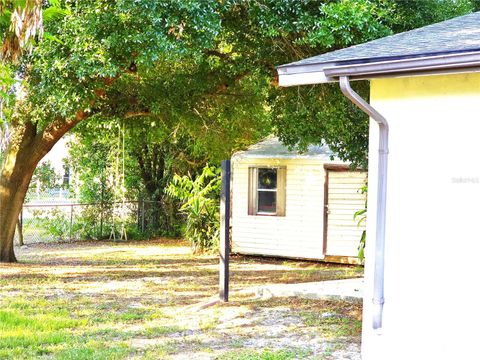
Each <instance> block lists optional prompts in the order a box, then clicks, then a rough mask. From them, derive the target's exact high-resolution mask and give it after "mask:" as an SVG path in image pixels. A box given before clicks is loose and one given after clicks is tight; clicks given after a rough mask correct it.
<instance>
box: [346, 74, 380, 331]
mask: <svg viewBox="0 0 480 360" xmlns="http://www.w3.org/2000/svg"><path fill="white" fill-rule="evenodd" d="M340 89H341V90H342V93H343V94H344V95H345V96H346V97H347V98H348V99H350V100H351V101H352V102H353V103H354V104H355V105H356V106H358V107H359V108H360V109H361V110H362V111H363V112H365V113H366V114H368V116H370V118H372V119H373V120H375V121H376V122H377V124H378V127H379V147H378V187H377V221H376V225H377V226H376V242H375V272H374V278H373V319H372V327H373V329H374V330H377V329H381V328H382V318H383V303H384V266H385V219H386V216H385V215H386V199H387V165H388V122H387V120H386V119H385V118H384V117H383V116H382V115H381V114H380V113H379V112H378V111H377V110H375V109H374V108H373V107H372V106H371V105H370V104H369V103H367V102H366V101H365V100H364V99H362V97H360V95H358V94H357V93H356V92H355V91H354V90H353V89H352V88H351V87H350V81H349V78H348V76H341V77H340Z"/></svg>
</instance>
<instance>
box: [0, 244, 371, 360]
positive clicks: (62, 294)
mask: <svg viewBox="0 0 480 360" xmlns="http://www.w3.org/2000/svg"><path fill="white" fill-rule="evenodd" d="M17 254H18V257H19V260H20V263H19V264H14V265H5V264H2V265H0V286H1V290H0V303H1V304H0V359H189V360H197V359H242V360H243V359H263V360H267V359H277V360H280V359H336V358H346V359H357V358H359V356H358V347H359V346H358V344H359V341H360V340H359V338H360V330H361V322H360V319H361V305H359V304H354V303H348V302H343V301H318V300H315V301H314V300H306V299H296V298H282V299H278V298H277V299H270V300H261V299H256V298H252V297H247V296H245V295H235V290H240V289H245V288H248V287H252V286H256V285H263V284H274V283H296V282H309V281H320V280H331V279H341V278H349V277H356V276H361V275H362V273H363V270H362V269H361V268H357V267H352V266H343V265H326V264H318V263H313V262H302V261H286V260H278V259H259V258H247V257H234V258H233V259H232V261H231V273H232V277H231V283H232V288H231V291H233V293H232V297H231V302H230V303H228V304H218V305H215V306H211V307H208V308H205V309H202V310H199V309H198V307H197V306H195V305H196V304H198V303H199V302H201V301H206V300H207V299H208V298H210V297H212V296H214V295H215V294H216V292H217V288H218V258H217V257H216V256H206V255H202V256H195V255H192V254H190V249H189V247H188V245H187V244H186V243H184V242H181V241H178V240H166V239H160V240H155V241H140V242H128V243H118V242H117V243H113V242H78V243H69V244H48V245H45V244H43V245H42V244H35V245H31V246H28V248H27V249H22V250H20V249H17ZM349 354H350V355H349ZM349 356H351V357H349Z"/></svg>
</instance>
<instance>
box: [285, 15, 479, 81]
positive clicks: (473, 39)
mask: <svg viewBox="0 0 480 360" xmlns="http://www.w3.org/2000/svg"><path fill="white" fill-rule="evenodd" d="M472 56H473V57H472ZM460 57H461V60H462V61H461V65H462V67H465V66H468V67H472V66H478V63H480V12H476V13H472V14H469V15H465V16H460V17H457V18H454V19H450V20H446V21H443V22H440V23H436V24H433V25H428V26H425V27H422V28H419V29H415V30H411V31H407V32H403V33H400V34H395V35H391V36H387V37H384V38H381V39H377V40H373V41H369V42H367V43H364V44H359V45H355V46H351V47H349V48H345V49H340V50H336V51H332V52H329V53H326V54H321V55H318V56H313V57H311V58H307V59H304V60H301V61H297V62H293V63H290V64H285V65H281V66H279V67H278V73H279V76H280V78H281V77H282V76H283V78H284V79H283V80H288V78H287V77H288V76H293V75H296V74H306V73H309V74H310V77H311V78H312V76H313V77H315V74H312V73H317V74H316V75H317V78H316V79H313V80H311V81H313V82H304V83H318V82H329V81H336V80H337V78H336V76H335V75H336V73H335V72H334V71H332V70H333V69H334V68H335V69H338V68H341V67H343V69H344V71H345V69H346V71H347V74H346V75H348V70H351V69H355V70H356V72H355V74H354V75H355V76H361V75H363V78H370V77H371V75H372V74H373V73H380V71H379V70H378V69H376V71H373V72H372V68H374V67H375V66H374V65H378V64H381V65H382V71H381V73H385V67H386V66H387V65H392V66H393V65H395V66H396V67H398V66H399V65H400V66H401V69H400V71H399V69H397V68H395V69H393V71H392V69H389V71H388V73H390V74H396V73H401V72H405V71H407V70H409V71H410V70H411V69H412V68H415V67H417V68H418V66H419V64H420V65H422V71H426V70H431V64H430V63H428V64H427V63H426V59H430V60H432V59H435V61H436V63H435V64H434V65H435V69H438V68H441V67H445V66H446V65H445V64H444V63H445V61H447V62H449V61H450V62H452V61H454V62H455V61H457V62H458V60H459V59H460ZM420 62H421V63H420ZM477 62H478V63H477ZM363 65H370V66H369V68H370V70H368V71H367V72H365V69H364V68H363V69H359V67H361V66H363ZM457 67H458V64H456V65H455V66H453V65H452V64H450V65H448V68H449V69H452V68H457ZM326 69H327V70H330V71H327V72H325V70H326ZM360 70H363V73H362V72H361V71H360ZM359 72H360V73H359ZM322 76H323V77H322ZM305 80H308V79H305ZM284 82H285V81H284ZM280 85H286V86H288V85H297V84H289V83H288V82H286V83H285V84H282V79H280ZM298 85H300V84H298Z"/></svg>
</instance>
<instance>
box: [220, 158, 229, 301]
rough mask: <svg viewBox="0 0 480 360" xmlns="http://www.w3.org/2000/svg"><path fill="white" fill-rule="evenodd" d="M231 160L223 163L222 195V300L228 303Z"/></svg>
mask: <svg viewBox="0 0 480 360" xmlns="http://www.w3.org/2000/svg"><path fill="white" fill-rule="evenodd" d="M230 176H231V173H230V160H223V161H222V190H221V193H220V293H219V295H220V300H222V301H225V302H227V301H228V285H229V279H230V269H229V263H230Z"/></svg>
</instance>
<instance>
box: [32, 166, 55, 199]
mask: <svg viewBox="0 0 480 360" xmlns="http://www.w3.org/2000/svg"><path fill="white" fill-rule="evenodd" d="M59 186H60V176H59V175H58V174H57V173H56V172H55V168H54V167H53V165H52V162H51V161H50V160H48V161H44V162H42V163H41V164H40V165H38V166H37V168H36V169H35V172H34V173H33V176H32V181H31V186H30V188H29V191H30V192H37V191H38V192H45V191H47V190H52V189H56V188H58V187H59Z"/></svg>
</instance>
